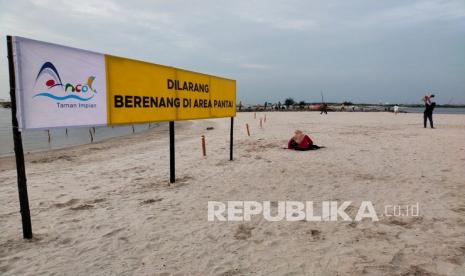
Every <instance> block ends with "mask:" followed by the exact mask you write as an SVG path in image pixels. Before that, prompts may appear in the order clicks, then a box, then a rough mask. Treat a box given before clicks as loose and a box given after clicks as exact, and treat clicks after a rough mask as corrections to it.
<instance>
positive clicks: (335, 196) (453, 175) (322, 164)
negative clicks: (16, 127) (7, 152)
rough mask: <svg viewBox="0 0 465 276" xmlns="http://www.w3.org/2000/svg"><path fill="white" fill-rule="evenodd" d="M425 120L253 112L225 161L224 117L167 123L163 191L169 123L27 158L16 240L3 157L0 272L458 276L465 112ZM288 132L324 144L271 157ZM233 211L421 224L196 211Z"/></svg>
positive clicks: (239, 122)
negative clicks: (23, 217) (244, 206)
mask: <svg viewBox="0 0 465 276" xmlns="http://www.w3.org/2000/svg"><path fill="white" fill-rule="evenodd" d="M264 114H266V115H267V121H266V122H264V124H263V128H260V127H259V119H260V118H263V116H264ZM422 121H423V118H422V115H421V114H399V115H394V114H391V113H385V112H379V113H361V112H354V113H330V114H328V115H320V114H318V113H316V112H311V113H306V112H267V113H261V112H260V113H259V112H257V114H256V119H254V114H253V112H250V113H244V112H241V113H238V114H237V117H236V119H235V126H234V134H235V136H234V138H235V139H234V156H235V158H234V161H229V123H230V122H229V119H228V118H222V119H208V120H198V121H184V122H176V124H175V125H176V170H177V171H176V172H177V182H176V183H175V184H172V185H170V183H169V158H168V157H169V143H168V126H167V125H165V124H163V125H161V126H160V127H157V128H154V129H150V130H148V131H145V132H141V133H136V134H132V135H127V136H123V137H116V138H111V139H108V140H105V141H102V142H96V143H92V144H86V145H79V146H73V147H70V148H64V149H58V150H51V151H46V152H35V153H30V154H26V155H25V156H26V172H27V177H28V188H29V200H30V205H31V216H32V227H33V232H34V239H33V240H32V241H30V242H26V241H24V240H22V238H21V225H20V216H19V207H18V200H17V188H16V171H15V167H14V156H8V157H1V158H0V168H1V169H0V178H1V180H2V181H1V182H0V183H1V184H0V202H3V204H2V206H1V207H0V225H2V226H3V227H2V230H3V231H2V234H1V235H0V273H1V274H2V275H18V274H21V275H34V274H52V273H56V274H65V273H67V272H69V271H73V273H75V274H91V273H94V274H95V273H98V274H112V273H113V274H122V275H132V274H137V275H147V274H151V275H153V274H156V275H158V274H162V273H167V275H169V274H170V273H171V274H173V275H175V274H179V275H236V274H237V275H241V274H243V275H251V274H256V273H262V274H279V275H282V274H285V273H294V274H297V275H301V274H314V275H334V274H339V275H354V274H362V273H365V274H368V275H392V274H399V275H402V274H408V273H411V274H415V273H416V274H422V273H423V274H427V273H430V274H433V275H434V274H437V275H442V274H445V275H451V274H454V273H455V274H456V275H460V274H463V273H465V270H464V264H465V257H464V255H463V252H464V248H465V242H463V233H464V232H465V220H464V218H463V217H464V216H463V215H464V214H465V205H464V204H463V194H464V193H465V184H464V183H463V179H465V172H464V171H463V167H464V165H465V158H464V157H463V156H464V153H465V145H464V144H463V140H464V138H465V125H464V122H465V115H442V114H440V115H436V116H435V123H436V127H437V128H436V129H429V128H427V129H424V128H423V125H422V123H423V122H422ZM245 124H249V126H250V130H251V136H250V137H248V136H247V133H246V129H245ZM207 127H213V128H214V129H213V130H206V128H207ZM294 129H301V130H303V131H304V132H306V133H309V134H310V136H311V137H312V139H313V140H314V141H315V143H316V144H318V145H321V146H325V147H326V148H324V149H321V150H318V151H311V152H295V151H289V150H283V149H281V146H282V145H283V144H286V143H287V139H288V138H289V137H290V135H291V134H292V131H293V130H294ZM201 135H205V136H206V144H207V156H206V157H202V152H201V143H200V137H201ZM231 200H243V201H247V200H251V201H258V202H263V201H273V202H275V201H286V200H287V201H314V202H315V203H321V202H322V201H337V202H342V201H351V202H353V203H354V204H355V205H357V204H359V203H360V202H362V201H366V200H368V201H372V202H373V204H374V206H375V209H376V210H377V211H379V212H380V213H382V211H383V207H384V206H386V205H389V204H400V205H401V204H404V205H414V204H417V203H418V204H419V206H420V216H418V217H413V216H412V217H409V216H405V217H387V216H380V220H379V221H378V222H372V221H369V220H363V221H361V222H351V223H348V222H344V221H334V222H328V221H321V222H308V221H300V222H288V221H280V222H270V221H266V220H264V219H263V218H262V217H259V216H257V217H254V218H253V219H252V220H251V221H249V222H209V221H207V203H208V201H220V202H226V201H231ZM348 212H349V213H350V214H351V215H354V213H353V212H355V209H350V210H349V211H348ZM186 225H189V227H186ZM270 263H273V264H274V265H273V266H270V265H269V264H270Z"/></svg>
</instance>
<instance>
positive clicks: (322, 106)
mask: <svg viewBox="0 0 465 276" xmlns="http://www.w3.org/2000/svg"><path fill="white" fill-rule="evenodd" d="M320 108H321V112H320V115H321V114H323V113H324V114H326V115H328V105H327V104H325V103H324V104H322V105H321V107H320Z"/></svg>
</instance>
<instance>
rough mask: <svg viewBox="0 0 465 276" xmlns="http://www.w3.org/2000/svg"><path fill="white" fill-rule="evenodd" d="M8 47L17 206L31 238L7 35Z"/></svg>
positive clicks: (11, 47) (24, 229)
mask: <svg viewBox="0 0 465 276" xmlns="http://www.w3.org/2000/svg"><path fill="white" fill-rule="evenodd" d="M7 48H8V71H9V73H10V100H11V125H12V130H13V142H14V149H15V157H16V173H17V177H18V193H19V206H20V212H21V220H22V224H23V237H24V238H25V239H32V225H31V214H30V211H29V199H28V196H27V184H26V182H27V180H26V167H25V165H24V152H23V140H22V138H21V132H20V131H19V129H18V119H17V118H16V94H15V89H16V79H15V68H14V62H13V41H12V38H11V36H7Z"/></svg>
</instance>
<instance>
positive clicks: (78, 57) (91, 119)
mask: <svg viewBox="0 0 465 276" xmlns="http://www.w3.org/2000/svg"><path fill="white" fill-rule="evenodd" d="M13 51H14V61H15V70H16V73H15V75H16V91H17V94H16V95H17V108H18V112H17V117H18V123H19V128H20V129H40V128H52V127H68V126H97V125H106V124H107V106H106V105H107V99H106V95H107V93H106V79H105V78H106V73H105V57H104V55H103V54H97V53H93V52H88V51H84V50H79V49H74V48H70V47H65V46H59V45H55V44H49V43H44V42H40V41H35V40H30V39H26V38H21V37H13ZM19 72H20V73H19Z"/></svg>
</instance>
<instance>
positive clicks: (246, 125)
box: [245, 124, 250, 136]
mask: <svg viewBox="0 0 465 276" xmlns="http://www.w3.org/2000/svg"><path fill="white" fill-rule="evenodd" d="M245 128H247V136H250V130H249V124H245Z"/></svg>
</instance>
